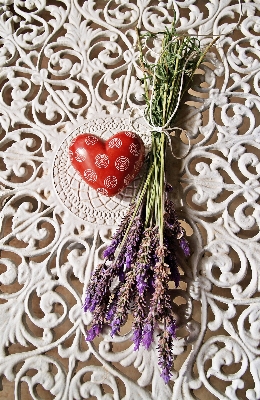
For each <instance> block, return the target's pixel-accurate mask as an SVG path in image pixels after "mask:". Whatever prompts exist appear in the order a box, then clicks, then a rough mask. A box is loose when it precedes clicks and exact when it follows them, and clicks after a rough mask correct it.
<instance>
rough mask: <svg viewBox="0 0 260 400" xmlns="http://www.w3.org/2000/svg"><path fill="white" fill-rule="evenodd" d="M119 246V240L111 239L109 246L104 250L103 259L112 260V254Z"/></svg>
mask: <svg viewBox="0 0 260 400" xmlns="http://www.w3.org/2000/svg"><path fill="white" fill-rule="evenodd" d="M118 245H119V239H118V238H117V239H113V240H112V242H111V243H110V245H109V246H108V247H107V248H106V250H104V252H103V257H104V258H107V259H108V260H112V259H113V258H114V253H115V251H116V248H117V246H118Z"/></svg>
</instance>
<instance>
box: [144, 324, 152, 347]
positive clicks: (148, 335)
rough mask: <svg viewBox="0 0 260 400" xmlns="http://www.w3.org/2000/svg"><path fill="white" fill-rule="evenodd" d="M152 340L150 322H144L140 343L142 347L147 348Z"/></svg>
mask: <svg viewBox="0 0 260 400" xmlns="http://www.w3.org/2000/svg"><path fill="white" fill-rule="evenodd" d="M152 341H153V326H152V325H151V324H149V323H148V324H146V325H145V327H144V330H143V338H142V343H143V345H144V347H145V348H146V349H147V350H148V349H149V347H150V346H151V343H152Z"/></svg>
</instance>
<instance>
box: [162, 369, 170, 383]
mask: <svg viewBox="0 0 260 400" xmlns="http://www.w3.org/2000/svg"><path fill="white" fill-rule="evenodd" d="M160 377H161V378H163V380H164V382H165V383H166V384H167V383H169V381H170V379H171V372H170V371H169V369H168V368H164V369H163V370H162V373H161V375H160Z"/></svg>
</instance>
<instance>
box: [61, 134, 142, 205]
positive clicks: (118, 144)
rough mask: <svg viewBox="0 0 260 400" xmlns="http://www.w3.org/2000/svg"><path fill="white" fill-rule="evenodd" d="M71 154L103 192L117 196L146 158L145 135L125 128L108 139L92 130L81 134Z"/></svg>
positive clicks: (76, 165)
mask: <svg viewBox="0 0 260 400" xmlns="http://www.w3.org/2000/svg"><path fill="white" fill-rule="evenodd" d="M69 157H70V162H71V164H72V165H73V167H74V168H75V169H76V170H77V171H78V172H79V174H80V176H81V177H82V179H83V180H84V181H85V182H86V183H87V184H88V185H89V186H91V187H92V188H93V189H95V190H96V191H97V192H98V193H99V194H102V195H105V196H109V197H111V196H115V195H116V194H118V193H119V192H120V191H121V190H123V189H124V188H125V187H126V186H128V185H129V183H130V182H132V181H133V180H134V179H135V177H136V176H137V175H138V173H139V171H140V169H141V168H142V165H143V163H144V158H145V147H144V143H143V141H142V139H141V138H140V137H139V136H138V135H137V134H136V133H134V132H131V131H122V132H118V133H116V134H115V135H113V136H111V137H110V138H109V139H108V140H106V141H104V140H103V139H101V138H100V137H98V136H95V135H93V134H90V133H85V134H81V135H78V136H77V137H76V138H75V139H73V140H72V141H71V143H70V146H69Z"/></svg>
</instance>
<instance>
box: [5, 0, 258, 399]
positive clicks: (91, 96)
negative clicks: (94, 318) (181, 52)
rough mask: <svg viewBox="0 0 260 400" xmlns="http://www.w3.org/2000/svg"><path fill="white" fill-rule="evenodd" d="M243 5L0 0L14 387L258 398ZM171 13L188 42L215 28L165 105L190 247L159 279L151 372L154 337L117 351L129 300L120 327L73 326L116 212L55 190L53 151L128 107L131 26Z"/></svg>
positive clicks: (133, 84) (249, 74)
mask: <svg viewBox="0 0 260 400" xmlns="http://www.w3.org/2000/svg"><path fill="white" fill-rule="evenodd" d="M259 11H260V5H259V2H258V1H256V0H248V1H245V2H241V4H239V3H238V2H237V1H235V0H211V1H210V2H204V3H203V2H200V1H198V0H182V1H172V0H169V1H162V2H153V1H151V0H135V1H133V2H127V1H124V0H107V1H105V2H104V1H101V0H100V1H99V0H89V1H85V2H83V1H80V0H72V1H68V0H61V1H57V2H51V4H48V2H46V1H45V0H37V1H33V0H26V1H20V0H3V1H0V36H1V37H0V89H1V91H0V204H1V215H0V225H1V235H0V251H1V261H0V285H1V287H0V290H1V291H0V303H1V304H0V320H1V328H0V332H1V335H0V337H1V339H0V374H1V376H5V377H6V379H7V380H8V381H10V382H13V383H14V397H15V398H16V399H23V398H28V399H29V398H32V399H36V398H37V399H38V398H44V399H49V398H55V399H57V400H58V399H61V400H67V399H71V400H72V399H85V398H89V397H91V398H92V397H93V398H94V397H95V398H97V399H103V400H108V399H115V400H117V399H118V400H119V399H125V400H130V399H147V400H148V399H160V398H163V399H165V400H167V399H172V400H173V399H176V400H181V399H194V398H205V396H211V397H209V398H219V399H238V398H246V399H249V400H256V399H259V398H260V385H259V366H260V358H259V356H260V355H259V320H260V316H259V310H260V309H259V266H258V264H259V256H260V248H259V224H260V220H259V216H260V213H259V195H260V189H259V176H260V164H259V148H260V145H259V127H258V126H259V120H258V118H259V104H260V103H259V95H260V89H259V80H260V78H259V77H260V72H259V68H260V62H259ZM241 12H242V13H241ZM173 18H176V27H177V31H178V32H179V33H180V34H184V33H187V34H193V35H199V38H200V39H201V43H202V45H203V46H206V45H207V44H209V43H210V41H211V40H212V37H216V36H218V35H219V39H218V40H217V41H216V46H215V47H212V49H211V52H210V53H209V54H208V55H207V57H206V58H205V61H204V63H203V64H202V66H201V69H200V71H199V72H198V74H196V76H195V78H194V84H193V87H192V91H190V93H189V96H187V97H186V98H185V99H184V102H183V105H182V107H181V110H180V113H179V115H178V116H177V118H176V127H179V128H182V129H183V130H185V132H186V133H187V136H188V137H189V140H190V142H191V149H190V151H189V152H188V153H187V152H186V150H187V148H188V146H187V143H185V140H184V142H182V135H181V136H180V135H179V136H180V137H179V136H178V134H179V131H178V130H176V132H175V137H173V138H172V144H173V146H172V147H173V152H175V150H176V152H177V153H178V151H180V154H185V153H187V155H186V156H185V157H184V158H183V159H182V160H179V161H178V160H177V159H175V158H172V157H169V160H170V161H169V160H168V171H170V172H169V174H168V175H169V180H171V181H172V182H173V183H174V185H175V187H176V191H175V194H174V196H175V202H176V205H177V206H178V208H179V210H178V213H179V215H180V219H182V220H183V223H186V224H189V225H190V231H191V236H190V238H189V241H190V243H191V246H192V249H193V253H192V256H191V258H190V260H189V261H188V262H187V264H185V263H183V264H182V265H181V267H180V269H181V286H180V288H177V289H172V299H173V307H174V310H175V312H176V317H177V321H178V325H179V330H178V332H177V333H178V339H177V340H176V344H175V346H174V349H173V352H174V358H175V362H174V369H173V376H172V380H171V382H170V384H169V385H167V386H165V385H164V383H163V381H162V380H161V378H160V376H159V375H160V372H159V370H158V367H157V360H156V345H155V346H154V347H153V348H152V349H151V351H150V352H148V351H146V350H145V349H141V350H140V352H135V351H133V345H132V342H131V340H130V339H131V338H130V336H131V335H130V333H129V331H128V327H129V326H130V322H131V321H130V320H131V316H129V321H128V322H127V323H126V328H125V330H124V331H123V332H122V334H121V335H117V336H115V337H114V338H113V339H112V338H111V336H110V333H109V332H108V331H107V332H104V333H103V335H102V336H101V337H100V338H98V339H96V340H95V341H94V342H93V343H88V344H87V343H86V342H85V340H84V334H85V330H86V326H87V325H88V324H89V323H90V322H91V315H90V314H88V313H87V314H84V313H83V312H82V303H83V299H84V293H85V289H86V285H87V284H88V281H89V279H90V274H91V271H92V269H93V267H94V265H96V264H97V263H98V262H99V261H100V259H101V257H102V251H103V249H104V247H105V246H106V244H107V243H108V242H109V239H110V237H111V233H112V232H113V230H114V229H115V227H116V226H115V224H116V223H118V220H119V218H120V216H121V215H120V213H119V212H118V214H117V216H116V218H114V217H113V218H110V221H109V223H108V221H107V216H108V215H110V217H111V209H112V208H113V207H114V203H113V204H112V203H109V205H105V207H107V209H108V208H109V207H110V211H109V212H110V214H106V216H105V217H104V215H103V216H100V219H99V220H98V224H99V226H97V225H95V224H91V222H97V219H96V220H95V221H94V220H93V221H91V220H90V219H89V218H85V217H84V213H85V210H84V209H83V208H82V209H80V206H79V207H78V206H77V207H78V208H77V212H76V211H75V210H76V205H77V201H76V200H77V198H76V197H75V198H73V195H72V194H71V195H69V196H68V198H67V199H66V196H65V195H64V196H63V198H62V201H60V198H59V197H60V195H59V193H61V192H62V191H63V193H66V188H67V187H68V186H66V185H70V182H69V181H68V179H66V177H65V176H64V162H63V159H62V157H60V158H59V157H58V158H57V154H59V151H60V150H59V149H62V148H63V147H62V146H63V143H65V142H64V141H66V137H69V136H68V135H70V134H71V132H74V131H75V130H76V131H79V132H80V129H81V127H82V126H84V124H86V120H87V123H88V128H89V130H92V132H96V129H97V126H95V125H94V122H91V121H94V119H97V116H100V117H99V118H100V121H106V123H107V127H106V132H108V130H109V129H111V130H116V129H118V127H119V126H120V124H121V123H122V120H124V121H125V120H127V121H128V120H130V119H129V112H128V111H129V110H127V109H128V108H129V109H130V108H131V109H136V108H138V109H139V110H141V109H142V108H143V106H144V101H143V86H142V83H141V81H140V80H139V78H140V77H141V71H140V69H139V67H138V65H137V57H138V52H137V48H136V35H135V26H136V25H137V26H139V28H140V29H141V30H149V31H150V32H158V31H161V30H162V29H164V28H165V26H168V27H169V26H170V24H171V22H172V21H173ZM238 21H239V22H240V23H239V26H238V25H237V23H238ZM149 46H150V47H149V48H148V49H147V51H149V52H150V55H151V57H154V55H155V52H156V50H157V48H158V43H157V42H156V41H154V42H152V43H150V44H149ZM185 102H186V103H185ZM108 121H109V123H108ZM100 126H102V124H101V125H100ZM140 126H141V125H140ZM140 126H139V128H138V129H139V131H140ZM99 128H100V127H99ZM100 129H101V130H102V128H100ZM138 129H137V128H136V130H137V131H138ZM103 133H104V132H103ZM106 134H107V133H106ZM180 143H181V145H180ZM177 153H176V155H177ZM169 154H170V152H169ZM57 160H58V162H57ZM62 163H63V164H62ZM172 171H174V173H173V172H172ZM53 176H56V177H58V178H57V180H56V181H55V179H52V177H53ZM59 185H62V187H61V186H59ZM130 194H131V193H130ZM130 194H129V196H130ZM121 200H122V199H121ZM66 201H67V202H68V203H70V205H71V208H70V207H68V205H67V204H66ZM122 202H123V203H124V199H123V200H122ZM64 203H65V205H64ZM118 204H119V203H118ZM118 204H117V205H116V206H118ZM127 204H128V203H127V201H126V202H125V203H124V204H123V206H122V207H125V206H126V205H127ZM73 207H74V209H73ZM111 207H112V208H111ZM68 208H69V209H70V211H69V210H68ZM119 208H120V207H119ZM73 210H74V211H73ZM71 211H72V212H71ZM95 218H96V217H95ZM95 218H94V219H95ZM4 389H5V388H3V390H4ZM213 396H214V397H213Z"/></svg>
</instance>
